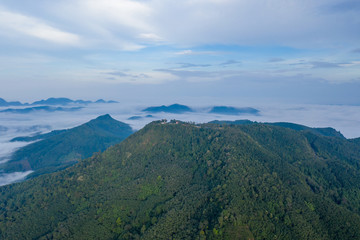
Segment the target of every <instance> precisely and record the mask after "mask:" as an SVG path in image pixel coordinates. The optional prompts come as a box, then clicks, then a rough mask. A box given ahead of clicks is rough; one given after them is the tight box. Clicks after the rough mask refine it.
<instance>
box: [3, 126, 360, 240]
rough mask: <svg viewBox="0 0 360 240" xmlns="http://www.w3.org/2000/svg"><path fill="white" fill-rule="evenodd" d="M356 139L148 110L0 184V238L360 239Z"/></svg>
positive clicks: (359, 150)
mask: <svg viewBox="0 0 360 240" xmlns="http://www.w3.org/2000/svg"><path fill="white" fill-rule="evenodd" d="M358 143H359V141H357V140H351V141H350V140H346V139H341V138H336V137H324V136H320V135H315V134H313V133H311V132H305V131H294V130H292V129H288V128H283V127H278V126H271V125H265V124H250V125H237V126H235V125H231V126H228V125H219V124H205V125H192V124H186V123H181V122H180V123H179V122H176V121H173V122H172V123H164V122H154V123H151V124H149V125H147V126H146V127H145V128H144V129H142V130H140V131H138V132H136V133H135V134H133V135H131V136H130V137H128V138H127V139H126V140H125V141H123V142H122V143H120V144H118V145H116V146H113V147H111V148H109V149H108V150H106V151H105V152H104V153H103V154H97V155H95V156H93V157H91V158H88V159H86V160H82V161H80V162H79V163H78V164H76V165H74V166H72V167H70V168H67V169H66V170H63V171H60V172H56V173H53V174H49V175H43V176H40V177H38V178H35V179H32V180H29V181H26V182H23V183H18V184H13V185H9V186H5V187H2V188H0V206H1V207H0V238H2V239H360V190H359V189H360V154H359V153H360V146H359V144H358Z"/></svg>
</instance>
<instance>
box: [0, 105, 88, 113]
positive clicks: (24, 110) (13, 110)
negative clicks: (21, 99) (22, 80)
mask: <svg viewBox="0 0 360 240" xmlns="http://www.w3.org/2000/svg"><path fill="white" fill-rule="evenodd" d="M81 109H82V107H70V108H64V107H50V106H40V107H27V108H8V109H4V110H1V111H0V112H4V113H20V114H26V113H31V112H39V111H44V112H72V111H78V110H81Z"/></svg>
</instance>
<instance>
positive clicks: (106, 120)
mask: <svg viewBox="0 0 360 240" xmlns="http://www.w3.org/2000/svg"><path fill="white" fill-rule="evenodd" d="M132 132H133V130H132V129H131V127H130V126H129V125H127V124H125V123H122V122H119V121H116V120H115V119H113V118H111V117H110V115H103V116H100V117H98V118H96V119H94V120H91V121H90V122H88V123H85V124H83V125H80V126H78V127H75V128H72V129H68V130H57V131H53V132H51V133H48V134H43V135H38V136H35V137H33V138H31V137H30V138H20V139H15V140H23V141H29V140H38V139H43V140H41V141H38V142H35V143H32V144H30V145H27V146H25V147H22V148H20V149H19V150H17V151H16V152H15V153H14V154H13V155H12V157H11V160H10V161H8V162H6V163H4V164H2V165H0V169H3V171H4V172H7V173H10V172H19V171H29V170H32V171H35V172H34V173H33V176H35V175H40V174H43V173H48V172H53V171H56V170H58V169H62V168H65V167H68V166H70V165H73V164H74V163H76V162H78V161H79V160H80V159H83V158H87V157H90V156H91V155H92V154H93V153H95V152H99V151H104V150H105V149H107V148H108V147H110V146H111V145H114V144H116V143H119V142H121V141H122V140H124V139H125V138H126V137H128V136H129V135H130V134H131V133H132Z"/></svg>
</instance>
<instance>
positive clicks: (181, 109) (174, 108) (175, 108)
mask: <svg viewBox="0 0 360 240" xmlns="http://www.w3.org/2000/svg"><path fill="white" fill-rule="evenodd" d="M142 111H143V112H150V113H159V112H165V113H185V112H193V110H192V109H191V108H190V107H188V106H185V105H180V104H172V105H169V106H165V105H162V106H157V107H148V108H145V109H143V110H142Z"/></svg>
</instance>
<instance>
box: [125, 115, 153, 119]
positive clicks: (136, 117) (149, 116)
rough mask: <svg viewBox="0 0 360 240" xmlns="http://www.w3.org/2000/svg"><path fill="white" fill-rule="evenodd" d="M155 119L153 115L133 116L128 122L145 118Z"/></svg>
mask: <svg viewBox="0 0 360 240" xmlns="http://www.w3.org/2000/svg"><path fill="white" fill-rule="evenodd" d="M152 117H154V116H153V115H146V116H132V117H129V118H128V120H140V119H143V118H152Z"/></svg>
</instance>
